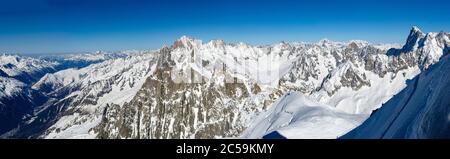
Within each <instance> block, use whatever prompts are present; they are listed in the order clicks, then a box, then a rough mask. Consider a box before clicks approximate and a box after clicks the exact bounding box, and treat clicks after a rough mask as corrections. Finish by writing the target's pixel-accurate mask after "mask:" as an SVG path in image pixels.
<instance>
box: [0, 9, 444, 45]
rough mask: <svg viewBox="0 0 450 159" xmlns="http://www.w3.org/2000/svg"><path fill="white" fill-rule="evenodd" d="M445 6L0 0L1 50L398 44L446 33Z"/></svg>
mask: <svg viewBox="0 0 450 159" xmlns="http://www.w3.org/2000/svg"><path fill="white" fill-rule="evenodd" d="M449 6H450V2H449V1H446V0H426V1H425V0H423V1H418V0H409V1H408V0H397V1H392V0H390V1H383V0H367V1H363V0H360V1H356V0H340V1H337V0H335V1H318V0H307V1H301V0H297V1H295V0H273V1H270V0H240V1H238V0H159V1H158V0H153V1H144V0H0V52H4V53H59V52H85V51H96V50H106V51H115V50H126V49H158V48H160V47H161V46H162V45H165V44H166V45H170V44H172V43H173V41H174V40H176V39H177V38H179V37H180V36H182V35H188V36H191V37H194V38H198V39H202V40H203V41H208V40H211V39H224V40H225V41H226V42H239V41H243V42H246V43H249V44H256V45H262V44H271V43H276V42H279V41H307V42H315V41H318V40H320V39H323V38H328V39H330V40H335V41H347V40H351V39H362V40H366V41H369V42H373V43H380V42H384V43H404V41H405V38H406V36H407V35H408V33H409V29H410V28H411V26H412V25H417V26H419V27H420V28H421V29H422V30H423V31H425V32H430V31H433V32H438V31H447V32H450V9H449Z"/></svg>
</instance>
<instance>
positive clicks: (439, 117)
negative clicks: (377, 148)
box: [342, 53, 450, 139]
mask: <svg viewBox="0 0 450 159" xmlns="http://www.w3.org/2000/svg"><path fill="white" fill-rule="evenodd" d="M447 54H449V53H447ZM449 73H450V56H445V57H444V58H442V59H441V60H440V62H438V63H437V64H435V65H432V66H431V67H430V69H428V70H426V71H424V72H422V73H421V74H420V75H418V76H417V77H415V78H414V79H412V80H410V81H409V82H408V87H406V88H405V89H404V90H402V91H401V92H400V93H399V94H397V95H395V96H394V97H393V98H392V99H390V100H389V101H388V102H386V103H385V104H384V105H383V106H382V107H381V108H380V109H379V110H377V111H376V112H374V113H373V114H372V115H371V116H370V118H369V119H367V120H366V121H365V122H364V123H363V124H362V125H360V126H359V127H357V128H355V129H354V130H352V131H351V132H349V133H348V134H346V135H344V136H342V138H344V139H346V138H376V139H379V138H450V98H449V96H450V74H449Z"/></svg>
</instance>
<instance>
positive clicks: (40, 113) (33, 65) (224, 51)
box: [0, 27, 450, 139]
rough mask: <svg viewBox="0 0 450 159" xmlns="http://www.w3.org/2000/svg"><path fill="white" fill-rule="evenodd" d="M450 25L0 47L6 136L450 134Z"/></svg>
mask: <svg viewBox="0 0 450 159" xmlns="http://www.w3.org/2000/svg"><path fill="white" fill-rule="evenodd" d="M449 54H450V34H449V33H447V32H430V33H424V32H422V31H421V30H420V29H419V28H417V27H412V29H411V31H410V33H409V36H408V37H407V38H406V42H405V44H404V45H396V44H372V43H369V42H366V41H361V40H353V41H348V42H335V41H330V40H327V39H324V40H321V41H319V42H317V43H306V42H300V43H298V42H292V43H287V42H281V43H277V44H272V45H264V46H252V45H248V44H245V43H226V42H224V41H222V40H211V41H208V42H202V41H201V40H197V39H193V38H190V37H187V36H183V37H181V38H179V39H178V40H176V41H175V42H174V43H173V45H171V46H164V47H162V48H161V49H159V50H153V51H136V50H133V51H121V52H113V53H106V52H96V53H79V54H58V55H33V56H27V55H3V56H0V135H1V138H101V139H104V138H114V139H115V138H119V139H127V138H141V139H142V138H145V139H147V138H154V139H168V138H183V139H184V138H450V100H449V98H448V96H449V95H450V83H449V81H450V79H449V78H450V76H449V73H450V72H449V66H450V61H449V60H450V58H449V57H448V55H449Z"/></svg>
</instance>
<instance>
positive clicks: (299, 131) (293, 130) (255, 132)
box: [241, 92, 366, 138]
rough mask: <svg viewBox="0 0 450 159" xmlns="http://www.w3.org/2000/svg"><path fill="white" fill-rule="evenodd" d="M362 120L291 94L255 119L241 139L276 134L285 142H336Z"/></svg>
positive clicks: (354, 115)
mask: <svg viewBox="0 0 450 159" xmlns="http://www.w3.org/2000/svg"><path fill="white" fill-rule="evenodd" d="M365 118H366V115H365V114H350V113H346V112H343V111H341V110H339V109H337V108H334V107H332V106H329V105H324V104H320V103H317V102H314V101H312V100H310V99H308V97H306V96H305V95H303V94H302V93H300V92H291V93H288V94H286V95H285V96H283V97H281V98H280V99H279V100H278V101H277V102H276V103H274V104H273V106H272V107H271V108H269V109H268V110H267V111H266V112H264V113H262V114H261V115H259V116H258V118H256V119H255V121H254V122H253V123H255V124H254V125H250V126H249V128H248V129H247V130H246V131H245V132H244V133H243V134H242V136H241V137H243V138H260V137H262V136H264V135H266V134H268V133H271V132H274V131H277V132H278V133H279V134H281V135H282V136H284V137H287V138H336V137H338V136H340V135H343V134H344V133H346V132H348V130H350V129H352V128H354V127H356V126H358V125H359V124H360V123H361V122H362V121H363V120H364V119H365Z"/></svg>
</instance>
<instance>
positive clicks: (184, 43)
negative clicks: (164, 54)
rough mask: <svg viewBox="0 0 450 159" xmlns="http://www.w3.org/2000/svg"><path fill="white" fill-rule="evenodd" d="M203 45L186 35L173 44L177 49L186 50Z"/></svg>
mask: <svg viewBox="0 0 450 159" xmlns="http://www.w3.org/2000/svg"><path fill="white" fill-rule="evenodd" d="M199 45H202V41H201V40H197V39H194V38H192V37H188V36H186V35H183V36H181V37H180V38H179V39H178V40H176V41H175V42H174V44H173V47H174V48H175V49H176V48H186V49H193V48H194V47H198V46H199Z"/></svg>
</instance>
